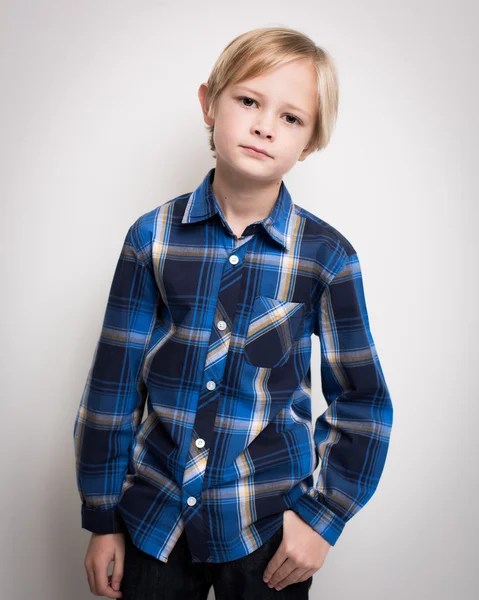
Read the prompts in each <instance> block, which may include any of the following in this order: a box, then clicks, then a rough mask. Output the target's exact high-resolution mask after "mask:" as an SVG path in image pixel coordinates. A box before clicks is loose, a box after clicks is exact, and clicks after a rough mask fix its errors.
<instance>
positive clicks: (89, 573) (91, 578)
mask: <svg viewBox="0 0 479 600" xmlns="http://www.w3.org/2000/svg"><path fill="white" fill-rule="evenodd" d="M85 570H86V576H87V577H88V585H89V586H90V592H91V593H92V594H95V593H96V592H95V577H94V575H93V571H92V569H91V567H87V566H86V565H85Z"/></svg>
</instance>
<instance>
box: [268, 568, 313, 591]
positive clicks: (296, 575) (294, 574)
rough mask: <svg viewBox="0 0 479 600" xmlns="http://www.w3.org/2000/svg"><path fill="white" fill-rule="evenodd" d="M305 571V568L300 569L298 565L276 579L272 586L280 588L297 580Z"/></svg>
mask: <svg viewBox="0 0 479 600" xmlns="http://www.w3.org/2000/svg"><path fill="white" fill-rule="evenodd" d="M306 572H307V570H304V569H300V568H299V567H298V568H297V569H293V570H292V571H291V572H290V573H289V575H288V576H287V577H285V578H284V579H281V580H279V581H278V583H277V584H276V585H275V586H274V587H275V589H277V590H282V589H283V588H285V587H286V586H288V585H291V584H292V583H296V582H298V581H299V580H300V578H301V577H302V576H303V575H304V574H305V573H306Z"/></svg>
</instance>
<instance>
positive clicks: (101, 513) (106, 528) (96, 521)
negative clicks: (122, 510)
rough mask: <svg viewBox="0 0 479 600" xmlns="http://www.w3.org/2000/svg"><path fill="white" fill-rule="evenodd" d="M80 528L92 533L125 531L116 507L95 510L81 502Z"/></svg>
mask: <svg viewBox="0 0 479 600" xmlns="http://www.w3.org/2000/svg"><path fill="white" fill-rule="evenodd" d="M81 518H82V528H83V529H87V530H88V531H91V532H92V533H125V526H124V524H123V521H122V520H121V518H120V516H119V513H118V508H117V507H116V506H115V507H114V508H111V509H108V510H97V509H92V508H88V507H87V506H86V505H85V504H82V508H81Z"/></svg>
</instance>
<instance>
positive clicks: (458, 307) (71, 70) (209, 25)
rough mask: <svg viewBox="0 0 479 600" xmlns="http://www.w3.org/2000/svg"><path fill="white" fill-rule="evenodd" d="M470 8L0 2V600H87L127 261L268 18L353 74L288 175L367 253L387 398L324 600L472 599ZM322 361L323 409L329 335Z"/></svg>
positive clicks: (177, 188)
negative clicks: (328, 121)
mask: <svg viewBox="0 0 479 600" xmlns="http://www.w3.org/2000/svg"><path fill="white" fill-rule="evenodd" d="M478 12H479V11H478V7H477V4H475V3H474V2H473V1H472V0H471V1H470V2H465V1H456V2H455V3H451V2H449V3H447V2H433V1H432V0H431V1H424V0H423V1H418V0H415V1H412V0H406V1H405V0H401V1H399V0H395V1H386V2H385V1H379V0H378V1H370V0H369V1H363V2H355V1H353V0H349V1H345V0H336V1H335V2H322V1H318V0H314V1H312V0H308V1H304V0H303V1H300V0H298V1H296V2H294V3H291V2H284V1H281V0H262V1H261V2H257V1H254V2H250V1H249V0H243V1H242V2H241V3H236V2H235V3H228V2H220V1H218V0H217V1H212V2H194V1H192V0H189V1H188V2H154V1H152V0H150V1H143V2H142V1H136V2H133V1H131V2H125V1H119V0H115V1H113V0H103V1H98V0H96V1H94V2H93V1H91V0H88V1H85V0H83V1H82V2H72V1H65V0H63V1H59V0H56V1H55V0H43V1H42V2H37V1H30V2H27V1H25V0H3V1H2V2H1V4H0V89H1V94H0V132H1V133H0V199H1V216H2V219H1V226H2V230H1V243H2V250H3V252H2V256H3V260H2V263H1V264H2V277H1V282H2V290H3V292H2V295H1V299H2V311H1V314H2V335H1V339H2V342H3V344H2V361H1V363H2V367H3V368H2V373H3V384H2V402H1V414H0V418H1V424H2V435H1V438H0V439H1V448H0V450H1V457H2V471H1V475H2V483H1V494H0V515H1V523H0V527H1V536H2V537H1V539H2V544H1V553H2V556H1V561H0V581H1V583H0V596H1V598H2V599H3V598H5V600H7V599H8V600H17V599H18V600H26V599H27V598H35V599H37V600H66V599H68V600H87V599H88V598H91V597H92V596H91V594H90V590H89V587H88V582H87V577H86V573H85V571H84V566H83V560H84V556H85V552H86V548H87V545H88V541H89V537H90V533H89V532H88V531H86V530H84V529H81V521H80V498H79V495H78V492H77V489H76V482H75V472H74V454H73V450H74V446H73V421H74V417H75V414H76V411H77V409H78V405H79V401H80V396H81V392H82V390H83V386H84V383H85V380H86V376H87V371H88V368H89V366H90V362H91V360H92V356H93V351H94V347H95V344H96V342H97V339H98V336H99V333H100V327H101V321H102V319H103V314H104V310H105V306H106V300H107V294H108V290H109V287H110V283H111V279H112V276H113V270H114V267H115V264H116V261H117V259H118V256H119V252H120V249H121V245H122V242H123V239H124V236H125V234H126V231H127V229H128V227H129V226H130V225H131V224H132V223H133V222H134V221H135V220H136V218H137V217H138V216H140V215H141V214H143V213H145V212H147V211H149V210H151V209H153V208H155V207H156V206H158V205H160V204H163V203H164V202H165V201H166V200H169V199H171V198H173V197H176V196H178V195H180V194H183V193H186V192H189V191H193V190H194V189H195V188H196V187H197V185H198V184H199V183H200V182H201V180H202V178H203V177H204V176H205V174H206V172H207V170H208V169H210V168H211V167H212V166H214V159H213V158H212V155H211V153H210V150H209V146H208V139H207V133H206V129H205V124H204V122H203V118H202V114H201V107H200V104H199V100H198V97H197V90H198V87H199V85H200V83H202V82H203V81H206V80H207V78H208V75H209V73H210V71H211V69H212V67H213V65H214V62H215V60H216V58H217V57H218V55H219V54H220V53H221V51H222V50H223V48H224V47H225V46H226V45H227V44H228V43H229V42H230V41H231V40H232V39H233V38H234V37H236V36H237V35H239V34H240V33H243V32H245V31H247V30H250V29H253V28H255V27H261V26H271V25H281V26H287V27H293V28H297V29H300V30H301V31H303V32H304V33H306V34H307V35H309V36H310V37H311V38H312V39H314V41H315V42H316V43H317V44H319V45H321V46H323V47H325V48H326V49H327V50H328V51H329V52H331V54H332V56H333V58H334V60H335V62H336V65H337V68H338V73H339V81H340V106H339V117H338V123H337V127H336V130H335V132H334V134H333V138H332V140H331V143H330V145H329V146H328V147H327V148H326V149H325V150H324V151H322V152H320V153H315V154H313V155H311V156H310V157H309V158H308V159H307V160H306V161H305V162H303V163H298V164H297V165H295V167H293V169H292V170H291V171H290V172H289V173H287V174H286V175H285V178H284V180H285V183H286V184H287V186H288V189H289V190H290V192H291V194H292V197H293V200H294V201H295V202H296V203H297V204H299V205H300V206H303V207H304V208H306V209H308V210H310V211H311V212H313V213H314V214H316V215H318V216H319V217H321V218H322V219H324V220H325V221H327V222H329V223H330V224H331V225H333V226H334V227H336V228H337V229H339V231H341V232H342V233H343V234H344V235H345V236H346V237H347V238H348V239H349V240H350V241H351V243H352V244H353V245H354V247H355V248H356V250H357V252H358V255H359V257H360V260H361V264H362V270H363V277H364V285H365V293H366V298H367V306H368V310H369V315H370V325H371V330H372V334H373V337H374V340H375V343H376V348H377V350H378V354H379V357H380V360H381V363H382V366H383V370H384V373H385V376H386V381H387V383H388V386H389V389H390V392H391V395H392V399H393V406H394V425H393V430H392V436H391V443H390V448H389V452H388V457H387V462H386V466H385V470H384V473H383V477H382V479H381V481H380V483H379V486H378V489H377V491H376V494H375V495H374V496H373V498H372V499H371V500H370V502H369V503H368V504H367V505H366V506H365V507H364V508H363V509H362V511H360V513H359V514H357V515H356V516H355V517H354V518H353V519H352V520H351V521H349V523H348V524H347V526H346V528H345V529H344V531H343V533H342V535H341V536H340V538H339V540H338V542H337V543H336V545H335V546H334V547H333V548H331V550H330V552H329V554H328V556H327V558H326V561H325V563H324V565H323V567H322V569H320V570H319V571H317V572H316V573H315V575H314V580H313V586H312V588H311V596H310V597H311V598H312V599H313V600H314V599H316V598H318V599H319V598H328V600H343V599H345V598H352V597H354V598H355V599H358V600H363V599H364V600H366V599H367V600H383V599H384V598H388V600H403V599H404V600H416V599H418V600H423V599H433V598H434V600H442V599H450V598H454V600H469V599H473V598H476V597H477V593H478V592H477V589H476V588H477V585H478V584H477V581H476V579H477V568H476V564H477V559H478V552H477V549H476V548H477V536H478V510H477V506H478V500H477V498H478V479H479V478H478V468H477V464H476V462H475V460H474V456H477V450H478V448H477V446H478V444H477V440H478V437H479V436H478V433H477V429H478V409H477V403H478V393H477V385H476V384H475V382H476V376H477V369H478V367H477V345H476V339H477V338H476V336H477V332H478V331H477V321H478V317H477V306H478V295H477V283H478V282H477V242H476V232H477V217H478V212H477V205H476V204H473V201H474V198H475V199H476V202H477V193H478V187H479V186H478V151H477V147H478V138H479V135H478V134H479V131H478V129H479V127H478V118H477V108H478V106H479V98H478V85H477V72H478V54H479V52H478V39H479V38H478V35H477V22H478V16H479V15H478ZM475 259H476V260H475ZM312 372H313V392H314V393H313V404H314V414H313V417H314V418H316V417H317V416H318V415H319V414H320V413H321V412H322V411H323V410H325V408H326V404H325V401H324V399H323V397H322V395H321V385H320V376H319V341H318V339H317V338H314V345H313V356H312ZM317 475H318V472H316V473H315V482H316V481H317ZM213 597H214V595H213V592H211V594H210V598H213Z"/></svg>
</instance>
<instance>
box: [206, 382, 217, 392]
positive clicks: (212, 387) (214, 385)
mask: <svg viewBox="0 0 479 600" xmlns="http://www.w3.org/2000/svg"><path fill="white" fill-rule="evenodd" d="M206 387H207V388H208V389H209V390H214V389H215V387H216V383H215V382H214V381H208V383H207V384H206Z"/></svg>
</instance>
